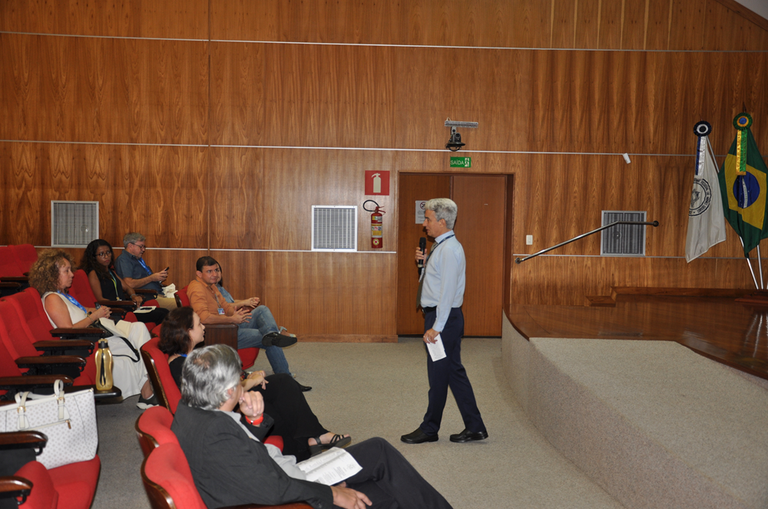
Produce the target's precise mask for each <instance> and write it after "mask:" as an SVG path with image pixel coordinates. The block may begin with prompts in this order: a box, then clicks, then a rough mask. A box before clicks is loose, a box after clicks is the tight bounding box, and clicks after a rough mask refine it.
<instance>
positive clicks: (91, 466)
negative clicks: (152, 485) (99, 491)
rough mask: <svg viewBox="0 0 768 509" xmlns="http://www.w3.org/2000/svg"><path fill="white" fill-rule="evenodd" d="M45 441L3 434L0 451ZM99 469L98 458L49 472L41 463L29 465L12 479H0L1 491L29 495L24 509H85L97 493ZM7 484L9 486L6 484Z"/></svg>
mask: <svg viewBox="0 0 768 509" xmlns="http://www.w3.org/2000/svg"><path fill="white" fill-rule="evenodd" d="M30 437H31V439H30ZM46 440H47V439H46V438H45V435H42V434H41V433H36V432H29V431H21V432H14V433H2V434H0V447H18V446H19V445H20V444H24V445H26V446H32V447H40V446H41V445H42V444H44V442H45V441H46ZM100 469H101V460H99V457H98V456H95V457H94V458H93V459H92V460H89V461H81V462H78V463H72V464H70V465H64V466H62V467H58V468H52V469H50V470H48V469H46V468H45V466H43V464H42V463H39V462H37V461H31V462H29V463H27V464H26V465H24V466H23V467H21V468H20V469H19V470H18V472H16V475H14V476H13V477H12V478H0V491H3V492H6V493H7V492H12V487H13V485H14V484H15V485H16V486H19V487H20V488H21V489H20V491H22V492H26V493H29V495H28V496H27V498H26V502H24V504H23V505H21V507H22V508H23V509H88V508H89V507H90V506H91V503H92V502H93V495H94V494H95V493H96V486H97V484H98V481H99V470H100ZM9 480H10V484H6V483H8V482H9ZM5 490H8V491H5Z"/></svg>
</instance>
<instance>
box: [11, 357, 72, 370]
mask: <svg viewBox="0 0 768 509" xmlns="http://www.w3.org/2000/svg"><path fill="white" fill-rule="evenodd" d="M47 364H85V359H83V358H82V357H77V356H76V355H52V356H48V357H43V356H42V355H30V356H27V357H19V358H17V359H16V365H17V366H19V367H20V368H21V367H25V368H26V367H32V366H44V365H47Z"/></svg>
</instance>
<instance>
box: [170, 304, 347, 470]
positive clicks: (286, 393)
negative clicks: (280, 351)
mask: <svg viewBox="0 0 768 509" xmlns="http://www.w3.org/2000/svg"><path fill="white" fill-rule="evenodd" d="M204 335H205V325H203V324H202V323H200V317H199V316H197V313H195V312H194V311H193V310H192V308H190V307H183V308H177V309H174V310H173V311H171V313H170V314H169V315H168V317H167V318H166V319H165V321H164V322H163V326H162V328H161V329H160V342H159V344H158V347H159V348H160V350H161V351H162V352H163V353H165V354H167V355H169V357H168V364H169V366H170V368H171V374H172V375H173V379H174V380H175V381H176V385H178V386H179V389H181V373H182V368H183V366H184V361H185V360H186V358H187V354H189V353H191V352H192V350H194V348H195V345H197V344H199V343H202V341H203V337H204ZM243 375H246V373H243ZM241 383H242V385H243V389H244V390H246V391H257V392H260V393H261V394H262V396H263V397H264V411H265V412H267V413H268V414H269V415H270V416H272V418H274V420H275V424H274V426H273V428H272V433H274V434H275V435H279V436H281V437H283V444H284V445H283V453H285V454H290V455H292V456H296V459H297V460H298V461H302V460H304V459H307V458H309V457H310V456H311V455H312V454H313V453H315V452H320V451H321V450H323V449H328V448H330V447H341V446H344V445H347V444H348V443H349V442H350V441H351V438H350V437H349V435H337V434H334V433H330V432H328V431H327V430H326V429H325V428H323V427H322V426H321V425H320V422H319V421H318V420H317V417H316V416H315V414H314V413H312V409H311V408H309V404H308V403H307V400H306V399H305V398H304V394H303V393H302V392H301V390H300V389H299V385H298V383H297V382H296V381H295V380H294V379H293V377H292V376H291V375H289V374H286V373H278V374H275V375H269V376H267V377H265V376H264V372H263V371H255V372H253V373H250V374H249V375H248V376H247V378H244V379H243V380H242V382H241Z"/></svg>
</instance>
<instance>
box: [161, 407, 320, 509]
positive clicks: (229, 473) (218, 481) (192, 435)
mask: <svg viewBox="0 0 768 509" xmlns="http://www.w3.org/2000/svg"><path fill="white" fill-rule="evenodd" d="M246 426H248V427H249V429H250V430H252V432H253V434H254V436H256V437H257V438H259V439H261V437H262V436H263V434H265V433H266V429H268V428H266V429H265V427H256V426H251V425H250V424H246ZM171 430H173V432H174V433H175V434H176V436H177V437H178V439H179V444H181V448H182V450H183V451H184V455H185V456H186V457H187V461H188V462H189V467H190V469H191V470H192V477H193V478H194V480H195V485H196V486H197V489H198V491H199V492H200V496H201V497H202V498H203V501H204V502H205V505H206V506H208V508H209V509H215V508H217V507H222V506H229V505H240V504H249V503H256V504H269V505H276V504H285V503H289V502H302V501H303V502H307V503H308V504H309V505H311V506H312V507H314V508H316V509H330V508H331V507H333V493H332V491H331V488H330V487H329V486H325V485H323V484H318V483H314V482H310V481H303V480H299V479H293V478H291V477H288V475H287V474H286V473H285V472H284V471H283V470H282V469H281V468H280V467H279V466H278V465H277V463H275V462H274V461H273V460H272V458H271V457H270V456H269V452H268V451H267V449H266V447H265V446H264V444H262V443H261V442H257V441H255V440H253V439H251V438H250V437H249V436H248V435H247V434H246V433H245V431H243V429H242V428H241V427H240V426H239V425H238V424H237V423H236V422H235V421H234V420H232V418H230V417H229V416H227V415H225V414H224V413H222V412H218V411H209V410H201V409H199V408H192V407H189V406H187V405H185V404H183V403H179V406H178V408H177V410H176V416H175V417H174V419H173V424H172V425H171Z"/></svg>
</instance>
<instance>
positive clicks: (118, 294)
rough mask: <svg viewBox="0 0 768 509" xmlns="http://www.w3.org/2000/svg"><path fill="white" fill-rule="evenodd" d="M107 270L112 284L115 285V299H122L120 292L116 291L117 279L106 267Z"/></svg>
mask: <svg viewBox="0 0 768 509" xmlns="http://www.w3.org/2000/svg"><path fill="white" fill-rule="evenodd" d="M107 272H109V277H111V278H112V285H114V287H115V300H122V299H121V298H120V292H118V291H117V279H115V275H114V274H112V271H111V270H109V269H107Z"/></svg>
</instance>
